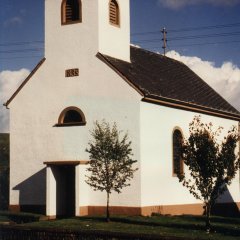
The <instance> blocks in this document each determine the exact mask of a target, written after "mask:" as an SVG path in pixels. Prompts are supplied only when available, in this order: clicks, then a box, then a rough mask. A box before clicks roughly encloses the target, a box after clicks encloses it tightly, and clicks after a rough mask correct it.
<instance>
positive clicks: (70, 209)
mask: <svg viewBox="0 0 240 240" xmlns="http://www.w3.org/2000/svg"><path fill="white" fill-rule="evenodd" d="M56 172H57V174H56V175H57V176H56V175H55V176H56V183H57V196H56V197H57V199H56V201H57V202H56V204H57V217H71V216H75V166H71V165H64V166H58V167H57V171H56Z"/></svg>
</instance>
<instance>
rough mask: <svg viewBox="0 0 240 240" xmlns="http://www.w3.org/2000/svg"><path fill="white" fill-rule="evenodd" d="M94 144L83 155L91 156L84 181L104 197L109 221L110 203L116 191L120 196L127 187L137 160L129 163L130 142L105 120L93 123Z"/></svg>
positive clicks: (130, 157) (91, 142)
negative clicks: (105, 195)
mask: <svg viewBox="0 0 240 240" xmlns="http://www.w3.org/2000/svg"><path fill="white" fill-rule="evenodd" d="M91 135H92V138H93V140H92V141H90V142H89V148H87V149H86V151H87V152H88V153H89V154H90V156H89V157H90V166H89V167H88V168H87V171H88V172H90V174H89V176H86V177H87V180H86V182H87V184H89V185H90V186H91V187H92V188H93V189H94V190H95V191H96V190H99V191H102V192H103V191H105V192H106V193H107V209H106V219H107V221H108V222H109V221H110V212H109V199H110V194H111V193H112V192H113V191H115V192H117V193H121V190H122V188H124V187H127V186H130V182H129V181H130V180H131V179H132V178H133V175H134V172H135V171H137V170H138V169H137V168H135V167H134V166H133V164H134V163H136V162H137V161H136V160H133V159H132V155H133V154H132V148H131V141H128V135H127V134H124V136H123V137H122V138H121V136H120V135H121V132H120V131H118V129H117V125H116V123H114V125H113V126H112V127H111V126H110V124H109V123H107V122H105V121H104V120H103V121H102V122H101V123H99V122H98V121H97V122H95V126H94V129H93V131H91Z"/></svg>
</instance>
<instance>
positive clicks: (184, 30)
mask: <svg viewBox="0 0 240 240" xmlns="http://www.w3.org/2000/svg"><path fill="white" fill-rule="evenodd" d="M237 26H240V23H239V22H237V23H229V24H219V25H210V26H200V27H189V28H180V29H168V32H169V33H177V32H189V31H196V30H209V29H214V28H216V29H221V28H229V27H237ZM160 33H161V30H157V31H151V32H136V33H132V34H131V36H140V35H147V34H160Z"/></svg>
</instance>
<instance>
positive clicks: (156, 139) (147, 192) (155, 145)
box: [140, 102, 240, 206]
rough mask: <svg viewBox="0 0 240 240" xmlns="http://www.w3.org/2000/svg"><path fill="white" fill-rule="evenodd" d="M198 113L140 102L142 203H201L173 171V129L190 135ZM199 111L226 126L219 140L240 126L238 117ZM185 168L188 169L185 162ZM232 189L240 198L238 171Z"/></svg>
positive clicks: (236, 197)
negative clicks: (226, 117) (233, 127)
mask: <svg viewBox="0 0 240 240" xmlns="http://www.w3.org/2000/svg"><path fill="white" fill-rule="evenodd" d="M195 115H199V114H198V113H194V112H189V111H184V110H178V109H173V108H168V107H164V106H160V105H156V104H150V103H145V102H142V103H141V134H140V136H141V141H140V142H141V144H140V151H141V168H142V171H141V177H142V179H143V180H142V185H141V194H142V199H141V200H142V202H141V204H142V206H156V205H178V204H192V203H201V202H200V201H197V200H196V199H195V198H194V197H193V196H192V195H191V194H190V193H189V191H188V189H187V188H185V187H183V186H182V184H181V183H179V181H178V178H177V177H173V174H172V173H173V170H172V162H173V157H172V154H173V153H172V133H173V130H174V128H176V127H178V128H180V129H181V130H182V131H183V134H184V137H185V138H187V137H188V136H189V129H188V127H189V123H190V122H191V121H192V120H193V117H194V116H195ZM200 115H201V117H202V121H203V122H205V123H209V122H212V123H213V126H214V127H216V128H217V127H218V126H222V127H224V130H223V131H222V135H221V136H220V137H219V139H220V140H223V136H224V135H226V134H227V131H228V130H229V128H230V127H231V126H233V125H236V126H238V122H236V121H232V120H226V119H222V118H218V117H213V116H209V115H204V114H200ZM184 170H185V172H186V173H187V168H186V166H185V168H184ZM229 190H230V195H231V197H232V199H233V200H234V201H236V202H239V201H240V194H239V193H240V192H239V175H237V176H236V177H235V179H234V181H233V183H232V185H231V186H230V187H229ZM224 201H225V202H231V199H230V198H229V197H228V198H225V199H224Z"/></svg>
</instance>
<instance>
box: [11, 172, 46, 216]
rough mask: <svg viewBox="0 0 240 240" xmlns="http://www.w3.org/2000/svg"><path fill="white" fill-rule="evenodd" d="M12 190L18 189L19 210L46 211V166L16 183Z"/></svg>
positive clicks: (40, 212)
mask: <svg viewBox="0 0 240 240" xmlns="http://www.w3.org/2000/svg"><path fill="white" fill-rule="evenodd" d="M13 190H18V191H19V205H20V211H22V212H31V213H39V214H45V213H46V168H43V169H42V170H40V171H39V172H37V173H35V174H34V175H32V176H31V177H29V178H28V179H26V180H24V181H23V182H21V183H20V184H18V185H17V186H15V187H14V188H13Z"/></svg>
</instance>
